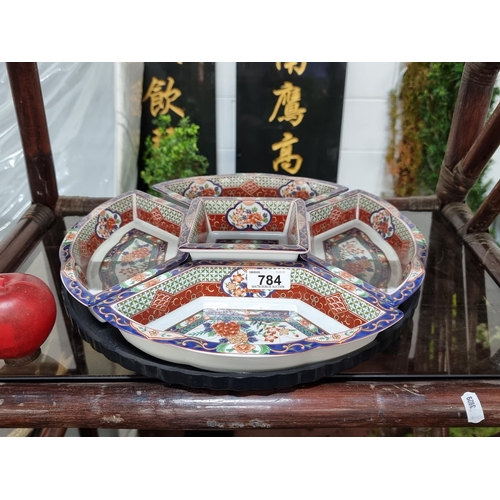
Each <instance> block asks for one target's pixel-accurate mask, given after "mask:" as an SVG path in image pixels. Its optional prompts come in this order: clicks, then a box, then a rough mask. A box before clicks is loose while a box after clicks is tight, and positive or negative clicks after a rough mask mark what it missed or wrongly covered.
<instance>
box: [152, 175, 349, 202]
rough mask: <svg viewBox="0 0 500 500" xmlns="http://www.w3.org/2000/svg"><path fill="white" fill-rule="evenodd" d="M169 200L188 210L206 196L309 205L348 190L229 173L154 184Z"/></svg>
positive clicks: (301, 179) (299, 179)
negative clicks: (286, 200) (294, 201)
mask: <svg viewBox="0 0 500 500" xmlns="http://www.w3.org/2000/svg"><path fill="white" fill-rule="evenodd" d="M153 189H155V190H156V191H158V192H159V193H161V195H162V196H164V197H165V198H166V199H169V200H170V201H174V202H175V203H179V204H180V205H182V206H184V207H189V205H190V204H191V201H192V200H194V199H195V198H198V197H200V196H204V197H220V196H223V197H235V196H237V197H252V198H301V199H302V200H304V201H305V203H306V205H307V206H311V205H314V204H315V203H319V202H320V201H323V200H326V199H328V198H331V197H332V196H336V195H337V194H339V193H342V192H344V191H347V188H346V187H345V186H340V185H339V184H335V183H333V182H327V181H320V180H315V179H308V178H306V177H290V176H288V175H278V174H257V173H255V174H248V173H239V174H226V175H208V176H203V177H188V178H185V179H178V180H173V181H166V182H162V183H159V184H155V185H154V186H153Z"/></svg>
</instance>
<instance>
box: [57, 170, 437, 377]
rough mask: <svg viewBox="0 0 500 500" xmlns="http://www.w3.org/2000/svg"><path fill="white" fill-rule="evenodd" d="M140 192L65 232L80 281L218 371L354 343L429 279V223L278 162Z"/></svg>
mask: <svg viewBox="0 0 500 500" xmlns="http://www.w3.org/2000/svg"><path fill="white" fill-rule="evenodd" d="M154 189H155V191H157V192H158V193H159V196H152V195H149V194H146V193H144V192H142V191H138V190H136V191H130V192H127V193H125V194H122V195H121V196H118V197H116V198H113V199H111V200H109V201H107V202H106V203H104V204H102V205H100V206H99V207H97V208H95V209H94V210H93V211H92V212H91V213H90V214H88V215H87V216H86V217H84V218H83V219H81V220H80V221H79V222H78V223H77V224H76V225H75V226H74V227H73V228H72V229H70V230H69V231H68V232H67V234H66V237H65V239H64V241H63V243H62V244H61V248H60V259H61V279H62V281H63V283H64V286H65V288H66V289H67V291H68V292H69V294H70V295H71V296H72V297H73V298H74V299H76V300H77V301H79V302H80V303H81V304H83V305H85V306H87V307H88V308H89V310H90V311H91V313H92V314H93V315H94V316H95V317H96V318H97V319H98V320H99V321H102V322H108V323H110V324H111V325H113V326H114V327H116V328H118V330H119V331H120V332H121V334H122V335H123V337H124V338H125V339H126V340H127V341H128V342H129V343H130V344H132V345H133V346H135V347H137V348H138V349H139V350H140V351H142V352H144V353H146V354H149V355H151V356H153V357H155V358H157V359H159V360H164V361H167V362H174V363H180V364H184V365H190V366H193V367H197V368H200V369H204V370H209V371H217V372H266V371H269V370H280V369H288V368H293V367H300V366H305V365H307V364H309V363H316V362H321V361H327V360H331V359H335V358H337V357H339V356H345V355H347V354H349V353H351V352H354V351H356V350H358V349H360V348H363V347H364V346H368V345H369V344H370V343H371V342H373V341H374V340H375V338H376V337H377V335H378V334H379V333H380V332H383V331H384V330H386V329H387V328H389V327H392V326H393V325H395V324H397V323H398V322H399V321H401V319H402V318H403V316H404V314H403V312H402V311H401V307H402V306H403V305H404V303H405V301H407V300H409V299H410V298H411V297H412V296H413V295H414V293H415V292H416V291H417V290H418V288H419V287H420V285H421V283H422V280H423V278H424V275H425V261H426V256H427V247H426V243H425V240H424V237H423V235H422V233H421V232H420V231H419V229H418V228H417V227H415V225H414V224H413V223H412V222H411V221H410V220H408V219H407V218H406V217H405V216H403V215H402V214H401V213H400V212H399V211H398V210H397V209H396V208H395V207H393V206H392V205H391V204H389V203H388V202H386V201H385V200H383V199H381V198H379V197H377V196H374V195H372V194H370V193H367V192H364V191H360V190H352V191H349V190H348V188H346V187H344V186H340V185H338V184H335V183H331V182H326V181H320V180H314V179H307V178H298V177H291V176H284V175H276V174H259V173H255V174H228V175H208V176H204V177H192V178H185V179H179V180H175V181H167V182H163V183H161V184H157V185H156V186H154Z"/></svg>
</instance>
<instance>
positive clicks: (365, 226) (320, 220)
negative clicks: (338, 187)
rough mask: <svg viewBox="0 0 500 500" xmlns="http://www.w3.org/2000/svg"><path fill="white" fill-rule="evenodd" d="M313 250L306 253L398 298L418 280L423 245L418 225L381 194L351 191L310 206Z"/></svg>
mask: <svg viewBox="0 0 500 500" xmlns="http://www.w3.org/2000/svg"><path fill="white" fill-rule="evenodd" d="M308 215H309V223H310V233H311V250H310V252H309V253H307V254H306V255H304V256H303V257H304V259H305V260H307V261H310V262H313V263H315V264H319V265H322V266H324V267H325V268H327V269H329V270H332V271H334V272H336V273H338V274H339V275H340V276H342V277H343V278H345V279H346V280H348V281H350V282H351V283H353V284H356V285H359V284H360V282H364V283H368V284H370V285H372V286H374V287H376V288H378V289H380V290H381V291H383V292H386V293H387V294H388V296H389V297H390V298H391V299H392V300H393V301H394V304H395V305H399V304H401V303H402V302H403V301H404V300H405V299H407V298H408V297H410V296H411V295H412V294H413V293H414V292H415V290H417V289H418V287H419V286H420V285H421V283H422V280H423V278H424V274H425V261H426V257H427V245H426V242H425V239H424V237H423V235H422V233H421V232H420V231H419V229H418V228H417V227H416V226H415V225H414V224H413V223H412V222H411V221H410V220H409V219H407V218H406V217H404V216H403V215H402V214H401V213H400V212H399V211H398V210H397V209H396V208H395V207H393V206H392V205H391V204H389V203H388V202H386V201H385V200H383V199H381V198H379V197H377V196H374V195H372V194H370V193H366V192H364V191H361V190H356V191H349V192H348V193H344V194H342V195H340V196H338V197H336V198H332V199H331V200H327V201H325V202H323V203H320V204H318V205H315V206H313V207H311V208H308Z"/></svg>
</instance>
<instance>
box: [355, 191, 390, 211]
mask: <svg viewBox="0 0 500 500" xmlns="http://www.w3.org/2000/svg"><path fill="white" fill-rule="evenodd" d="M359 208H362V209H363V210H365V211H366V212H368V213H369V214H372V213H373V212H378V211H379V210H380V209H382V208H386V207H385V206H384V205H381V204H380V203H378V202H376V201H375V200H373V199H372V198H368V197H366V196H363V195H362V194H360V195H359Z"/></svg>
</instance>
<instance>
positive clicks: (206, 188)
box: [182, 179, 222, 200]
mask: <svg viewBox="0 0 500 500" xmlns="http://www.w3.org/2000/svg"><path fill="white" fill-rule="evenodd" d="M182 194H183V195H184V196H185V197H186V198H189V199H191V200H192V199H194V198H197V197H198V196H210V197H213V196H220V195H221V194H222V186H219V184H217V183H215V182H212V181H209V180H203V179H198V180H196V181H194V182H192V183H191V184H189V186H188V188H187V189H186V190H185V191H184V193H182Z"/></svg>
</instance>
